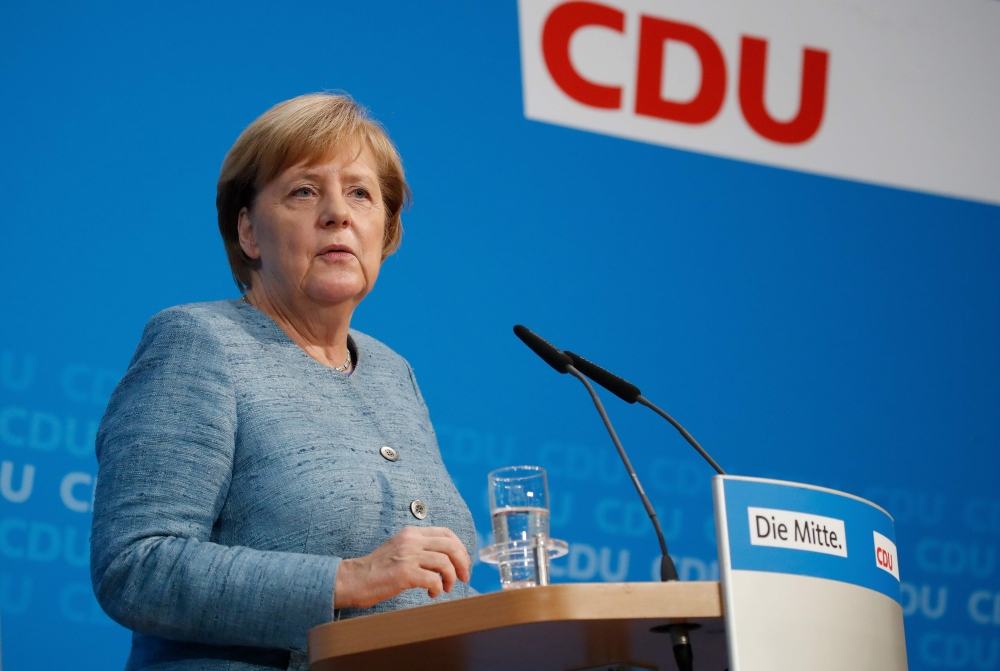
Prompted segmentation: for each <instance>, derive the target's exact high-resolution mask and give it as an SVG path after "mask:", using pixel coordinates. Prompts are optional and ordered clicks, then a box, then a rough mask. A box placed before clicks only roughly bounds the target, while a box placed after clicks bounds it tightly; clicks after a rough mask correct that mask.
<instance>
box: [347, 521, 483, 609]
mask: <svg viewBox="0 0 1000 671" xmlns="http://www.w3.org/2000/svg"><path fill="white" fill-rule="evenodd" d="M471 565H472V561H471V560H470V559H469V553H468V552H467V551H466V550H465V546H464V545H462V541H460V540H458V536H456V535H455V533H454V532H453V531H452V530H451V529H446V528H444V527H403V529H402V530H401V531H400V532H399V533H397V534H396V535H395V536H393V537H392V538H390V539H389V540H387V541H386V542H385V543H382V545H380V546H378V547H377V548H376V549H375V551H374V552H372V553H371V554H370V555H366V556H364V557H358V558H357V559H344V560H343V561H341V562H340V568H339V569H338V570H337V582H336V584H335V585H334V592H333V594H334V596H333V607H334V608H368V607H370V606H374V605H375V604H377V603H379V602H380V601H385V600H386V599H389V598H391V597H394V596H396V595H397V594H399V593H400V592H402V591H403V590H407V589H412V588H415V587H420V588H423V589H426V590H427V596H429V597H430V598H432V599H433V598H436V597H437V596H438V595H440V594H441V592H450V591H451V588H452V587H454V585H455V580H461V581H462V582H468V581H469V577H470V575H471V574H470V572H469V571H470V566H471Z"/></svg>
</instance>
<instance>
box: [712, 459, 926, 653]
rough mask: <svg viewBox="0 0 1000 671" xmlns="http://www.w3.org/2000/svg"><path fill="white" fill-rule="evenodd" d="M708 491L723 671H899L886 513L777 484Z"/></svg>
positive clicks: (720, 479) (729, 484) (724, 485)
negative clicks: (722, 617) (722, 616)
mask: <svg viewBox="0 0 1000 671" xmlns="http://www.w3.org/2000/svg"><path fill="white" fill-rule="evenodd" d="M712 488H713V494H714V497H715V516H716V530H717V534H718V542H719V570H720V574H721V578H722V591H723V599H724V603H725V611H726V636H727V641H728V644H729V645H728V647H729V660H730V669H731V671H792V670H795V671H799V670H801V669H810V671H841V670H843V669H851V670H852V671H868V670H871V671H905V669H906V668H907V666H906V643H905V639H904V635H903V611H902V608H901V606H900V603H899V599H900V590H899V562H898V557H897V553H896V546H895V540H894V539H895V533H894V531H893V523H892V518H891V517H890V516H889V514H888V513H887V512H885V511H884V510H882V509H881V508H879V507H878V506H876V505H875V504H873V503H870V502H868V501H865V500H864V499H860V498H858V497H856V496H852V495H850V494H844V493H842V492H836V491H834V490H831V489H824V488H821V487H813V486H810V485H802V484H796V483H791V482H780V481H777V480H763V479H759V478H742V477H734V476H716V477H715V478H713V482H712Z"/></svg>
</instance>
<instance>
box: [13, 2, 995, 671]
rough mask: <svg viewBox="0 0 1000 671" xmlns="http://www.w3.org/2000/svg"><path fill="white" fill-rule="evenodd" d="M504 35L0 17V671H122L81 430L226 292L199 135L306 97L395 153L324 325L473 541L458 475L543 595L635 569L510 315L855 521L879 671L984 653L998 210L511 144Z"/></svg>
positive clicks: (512, 102) (221, 137) (137, 16)
mask: <svg viewBox="0 0 1000 671" xmlns="http://www.w3.org/2000/svg"><path fill="white" fill-rule="evenodd" d="M87 4H88V5H89V4H90V3H87ZM517 39H518V38H517V14H516V7H515V4H514V3H513V2H510V1H508V2H502V3H462V2H450V3H444V2H442V3H437V4H435V5H434V6H428V5H425V4H423V3H381V4H376V3H366V4H363V5H357V4H355V3H336V2H334V3H329V2H327V3H317V4H312V3H307V2H305V3H295V4H294V5H287V4H286V5H279V4H273V3H247V2H243V3H216V5H215V6H209V5H208V4H207V3H203V6H194V5H193V4H192V5H185V4H178V3H158V4H150V3H138V4H137V3H125V2H117V1H116V2H106V3H102V4H100V5H95V6H84V3H80V4H78V5H58V4H56V3H47V4H46V5H44V6H37V5H31V4H29V3H3V4H2V5H0V92H2V94H0V143H2V147H3V156H4V160H3V161H2V162H0V203H2V207H0V226H2V238H0V239H2V243H0V260H2V263H0V283H2V286H3V287H4V291H3V292H2V294H0V458H2V462H3V469H2V473H0V474H2V478H0V480H2V482H0V485H2V487H0V489H2V497H0V562H2V564H0V617H2V654H3V662H4V667H5V668H7V669H8V670H9V671H19V670H20V669H49V668H63V667H64V666H67V665H69V664H72V665H73V666H74V668H77V669H80V670H81V671H83V670H85V669H113V668H120V667H121V666H122V664H123V663H124V660H125V657H126V655H127V651H128V645H129V640H128V639H129V637H128V632H126V631H125V630H123V629H122V628H120V627H119V626H117V625H115V624H114V623H112V622H111V621H110V620H109V619H108V618H107V617H106V616H105V615H103V613H102V612H101V611H100V609H99V607H98V606H97V604H96V602H95V601H94V599H93V596H92V593H91V590H90V581H89V572H88V566H87V537H88V534H89V526H90V513H89V499H90V495H91V490H92V486H91V483H92V477H93V475H94V474H95V473H96V461H95V459H94V456H93V437H94V431H95V428H96V425H97V422H98V421H99V420H100V417H101V413H102V411H103V407H104V404H105V403H106V401H107V398H108V394H109V393H110V390H111V389H112V388H113V386H114V384H115V382H116V381H117V379H118V377H119V376H120V375H121V374H122V373H123V372H124V369H125V367H126V365H127V363H128V360H129V358H130V356H131V354H132V351H133V349H134V347H135V345H136V343H137V341H138V338H139V334H140V332H141V329H142V327H143V325H144V324H145V323H146V321H147V320H148V319H149V318H150V316H152V315H153V314H154V313H156V312H157V311H159V310H161V309H163V308H166V307H168V306H171V305H175V304H178V303H186V302H192V301H205V300H215V299H219V298H227V297H235V296H236V295H237V294H236V289H235V287H234V286H233V284H232V281H231V279H230V276H229V270H228V267H227V265H226V262H225V255H224V253H223V250H222V245H221V243H220V241H219V239H218V233H217V231H216V223H215V207H214V198H215V180H216V178H217V176H218V169H219V165H220V163H221V160H222V157H223V155H224V154H225V152H226V150H227V149H228V148H229V146H230V144H231V143H232V142H233V141H234V140H235V138H236V136H237V135H238V134H239V132H240V131H241V130H242V129H243V128H244V127H245V126H246V125H247V124H248V123H249V122H250V121H252V120H253V119H254V118H255V117H256V116H257V115H259V114H260V113H261V112H263V111H264V110H265V109H267V108H268V107H270V106H271V105H272V104H274V103H276V102H279V101H281V100H284V99H287V98H290V97H292V96H295V95H298V94H301V93H305V92H311V91H318V90H325V89H343V90H346V91H348V92H350V93H351V94H353V95H354V96H355V97H356V98H357V99H359V100H360V101H361V102H363V103H364V104H366V105H368V106H369V107H370V108H371V109H372V111H373V113H374V115H375V116H376V117H377V118H379V119H380V120H382V121H383V122H384V124H385V125H386V126H387V128H388V129H389V131H390V133H391V135H392V137H393V138H394V139H395V141H396V142H397V143H398V145H399V148H400V151H401V153H402V155H403V158H404V161H405V163H406V167H407V171H408V176H409V179H410V181H411V184H412V186H413V189H414V192H415V196H416V198H415V203H414V206H413V208H412V210H411V211H410V212H409V214H408V215H406V216H405V217H404V224H405V228H406V235H405V238H404V242H403V246H402V248H401V250H400V252H399V253H398V254H396V255H395V256H394V257H392V258H390V259H389V261H388V262H387V263H386V265H385V267H384V270H383V274H382V276H381V279H380V282H379V285H378V287H377V288H376V290H375V292H374V293H373V294H372V295H371V296H370V297H369V298H368V299H367V300H366V301H365V303H364V304H363V305H362V306H361V308H360V309H359V310H358V312H357V314H356V316H355V326H356V327H357V328H359V329H361V330H363V331H365V332H367V333H369V334H371V335H374V336H375V337H377V338H379V339H381V340H383V341H384V342H386V343H387V344H389V345H390V346H391V347H393V348H395V349H396V350H397V351H399V352H400V353H401V354H403V355H404V356H405V357H407V358H408V359H409V361H410V362H411V363H412V364H413V366H414V368H415V370H416V372H417V376H418V379H419V381H420V383H421V386H422V389H423V392H424V395H425V396H426V398H427V401H428V404H429V406H430V408H431V413H432V418H433V419H434V421H435V424H436V427H437V430H438V435H439V439H440V443H441V449H442V452H443V454H444V458H445V461H446V463H447V465H448V468H449V470H450V471H451V473H452V475H453V476H454V478H455V480H456V481H457V482H458V485H459V487H460V489H461V491H462V492H463V494H464V495H465V497H466V499H467V500H468V502H469V504H470V506H471V508H472V510H473V513H474V515H475V516H476V523H477V527H478V529H479V531H480V535H481V540H482V541H485V540H486V538H487V537H486V536H485V534H487V533H488V532H489V528H490V527H489V518H488V511H487V508H486V502H485V494H484V492H485V479H486V473H487V472H488V471H489V470H490V469H492V468H494V467H498V466H503V465H509V464H515V463H535V464H540V465H542V466H545V467H547V468H548V469H549V473H550V488H551V492H552V496H553V500H554V504H553V533H554V535H556V536H558V537H561V538H564V539H566V540H568V541H570V542H571V544H572V548H573V551H572V553H571V555H570V557H568V558H567V559H563V560H560V562H559V563H558V574H559V577H557V580H570V581H600V580H616V581H617V580H650V579H652V571H653V562H654V559H655V556H656V543H655V540H654V538H653V535H652V532H651V531H650V529H649V524H648V520H646V519H645V518H644V515H643V512H642V509H641V507H640V505H639V504H638V502H637V501H636V500H635V496H634V492H633V491H632V489H631V485H630V483H629V482H628V480H627V478H626V477H625V475H624V473H623V471H622V468H621V465H620V463H618V462H617V456H616V454H615V452H614V450H613V448H612V446H611V444H610V442H609V441H608V439H607V437H606V435H605V434H604V433H603V428H602V426H601V425H600V422H599V420H598V418H597V416H596V414H595V413H594V412H593V408H592V407H591V406H590V404H589V400H588V399H587V397H586V395H585V392H584V390H583V389H582V388H581V387H580V386H579V385H578V384H577V383H576V382H575V381H573V380H571V379H569V378H568V377H563V376H559V375H556V374H555V373H553V372H552V371H551V370H550V369H548V368H547V367H546V366H545V365H544V364H543V363H541V362H540V361H539V360H537V359H536V358H535V357H534V355H532V354H531V353H530V352H529V351H528V350H526V349H525V348H524V347H523V346H522V345H521V344H520V343H519V342H518V341H517V340H516V339H515V338H514V337H513V335H512V334H511V331H510V329H511V326H512V325H513V324H515V323H518V322H523V323H525V324H527V325H528V326H529V327H531V328H533V329H535V330H537V331H539V332H540V333H542V334H543V335H545V336H546V337H548V338H549V339H551V340H552V341H553V342H555V343H556V344H558V345H559V346H562V347H565V348H568V349H572V350H573V351H576V352H579V353H581V354H584V355H585V356H590V357H591V358H593V359H594V360H596V361H597V362H599V363H601V364H603V365H605V366H607V367H609V368H612V369H614V370H616V371H619V372H621V373H622V374H623V375H624V376H626V377H628V378H630V379H631V380H632V381H633V382H635V383H636V384H638V385H639V386H640V387H641V388H642V389H643V391H644V393H645V394H646V395H647V396H648V397H649V398H651V399H653V400H654V401H656V402H658V403H660V404H661V405H663V406H664V407H665V408H667V409H668V410H669V411H671V412H673V413H674V414H675V416H676V417H677V418H678V419H679V420H680V421H681V422H683V423H684V424H685V425H686V426H687V427H688V429H690V430H691V431H692V432H693V433H694V434H695V436H697V437H698V438H699V440H700V441H701V442H702V443H703V444H704V445H705V446H706V447H707V448H708V449H709V450H710V451H711V452H712V453H713V454H714V456H715V457H716V459H718V460H719V461H720V463H722V465H723V467H725V468H726V469H727V470H729V471H731V472H733V473H737V474H745V475H758V476H767V477H777V478H785V479H792V480H799V481H806V482H812V483H817V484H822V485H828V486H832V487H835V488H838V489H842V490H845V491H848V492H852V493H856V494H859V495H861V496H865V497H867V498H870V499H871V500H873V501H875V502H877V503H879V504H881V505H883V506H885V507H886V508H887V509H888V510H889V511H890V512H891V513H892V514H893V515H894V516H895V518H896V533H897V542H898V546H899V552H900V565H901V574H902V579H903V605H904V610H905V613H906V628H907V639H908V646H909V655H910V665H911V668H912V669H931V668H939V667H947V668H969V669H992V668H998V667H1000V597H998V596H997V595H998V594H1000V569H998V566H997V545H998V543H1000V495H998V494H997V488H996V479H997V476H998V472H1000V469H998V458H997V456H996V450H997V446H998V442H1000V413H998V408H1000V347H998V345H1000V262H998V259H1000V208H998V207H993V206H987V205H982V204H976V203H970V202H963V201H958V200H951V199H947V198H940V197H933V196H928V195H923V194H919V193H910V192H903V191H897V190H892V189H887V188H881V187H874V186H869V185H864V184H857V183H851V182H845V181H840V180H835V179H829V178H824V177H816V176H811V175H804V174H799V173H795V172H790V171H784V170H778V169H773V168H766V167H760V166H756V165H749V164H745V163H740V162H736V161H730V160H724V159H718V158H712V157H706V156H701V155H697V154H692V153H687V152H683V151H676V150H671V149H665V148H662V147H654V146H649V145H644V144H639V143H634V142H629V141H625V140H619V139H614V138H608V137H602V136H598V135H593V134H588V133H583V132H579V131H574V130H567V129H565V128H559V127H555V126H549V125H544V124H540V123H536V122H529V121H527V120H525V119H524V117H523V114H522V106H521V105H522V102H521V88H520V87H521V81H520V69H519V55H518V42H517ZM607 402H608V405H609V408H610V412H611V415H612V418H613V419H614V420H615V421H616V422H617V425H618V427H619V429H620V431H621V434H622V438H623V440H624V442H625V444H626V446H627V447H628V448H629V449H630V450H631V453H632V455H633V460H634V462H635V465H636V468H637V470H638V471H639V473H640V475H641V477H642V478H643V479H644V482H645V484H646V488H647V490H648V491H649V493H650V495H651V497H652V498H653V500H654V502H655V504H656V506H657V507H658V508H659V510H660V513H661V516H662V519H663V521H664V527H665V530H666V532H667V536H668V540H669V542H670V544H671V549H672V552H673V553H675V555H676V557H677V562H678V566H679V569H680V571H681V573H682V575H683V577H684V578H685V579H708V578H716V576H717V572H718V568H717V564H716V561H715V556H716V555H715V541H714V530H713V523H712V509H711V498H710V486H709V478H710V475H711V473H712V472H711V470H710V469H709V467H708V466H706V465H705V464H704V463H702V462H700V461H699V459H698V458H697V455H695V454H694V452H693V451H692V450H691V449H690V448H689V447H688V446H687V445H686V444H685V443H684V442H683V441H682V440H681V439H680V437H679V436H677V435H676V433H674V432H673V430H672V429H670V427H669V426H667V425H666V424H665V423H663V422H662V421H661V420H659V419H658V418H656V417H655V416H653V415H652V414H651V413H648V412H646V411H645V410H643V409H641V408H638V407H630V406H626V405H624V404H622V403H620V402H618V401H617V400H616V399H613V398H609V399H607ZM473 584H474V585H475V586H476V587H477V588H478V589H480V590H493V589H496V588H497V587H498V580H497V575H496V572H495V571H494V570H492V569H490V568H489V567H487V566H483V565H478V566H477V567H476V569H475V573H474V577H473ZM56 640H58V645H56V644H54V641H56Z"/></svg>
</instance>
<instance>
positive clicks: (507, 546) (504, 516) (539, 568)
mask: <svg viewBox="0 0 1000 671" xmlns="http://www.w3.org/2000/svg"><path fill="white" fill-rule="evenodd" d="M487 481H488V485H489V497H490V516H491V517H492V518H493V536H494V537H495V544H494V545H491V546H490V547H488V548H483V550H482V551H480V558H482V560H483V561H485V562H489V563H496V564H497V567H498V568H499V570H500V585H501V587H503V588H504V589H518V588H521V587H535V586H536V585H547V584H548V582H549V580H548V567H549V559H550V558H552V557H560V556H562V555H564V554H566V549H567V548H566V543H565V542H563V541H558V540H554V539H552V538H550V537H549V487H548V482H547V480H546V477H545V469H544V468H541V467H539V466H509V467H507V468H500V469H497V470H495V471H493V472H492V473H490V474H489V476H488V479H487Z"/></svg>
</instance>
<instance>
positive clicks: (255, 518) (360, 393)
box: [91, 301, 475, 671]
mask: <svg viewBox="0 0 1000 671" xmlns="http://www.w3.org/2000/svg"><path fill="white" fill-rule="evenodd" d="M351 340H352V342H353V345H354V349H355V353H356V355H357V367H356V369H355V371H354V373H353V374H352V375H350V376H345V375H343V374H342V373H338V372H337V371H334V370H332V369H330V368H327V367H325V366H323V365H321V364H320V363H318V362H316V361H315V360H313V359H312V358H310V357H309V356H308V355H307V354H306V353H305V352H304V351H302V349H301V348H299V347H298V346H297V345H296V344H295V343H294V342H292V340H291V339H290V338H289V337H288V336H287V335H286V334H285V333H284V332H283V331H282V330H281V329H280V328H279V327H278V326H277V324H275V323H274V322H273V321H272V320H271V319H270V318H268V317H267V316H266V315H264V314H263V313H261V312H259V311H258V310H257V309H255V308H253V307H250V306H249V305H246V304H243V303H240V302H237V301H220V302H216V303H199V304H192V305H183V306H179V307H175V308H171V309H169V310H165V311H163V312H161V313H159V314H158V315H156V316H155V317H153V319H152V320H150V322H149V324H148V325H147V326H146V330H145V332H144V333H143V335H142V340H141V341H140V343H139V346H138V348H137V350H136V352H135V356H134V357H133V359H132V363H131V364H130V366H129V369H128V372H127V373H126V374H125V377H124V378H123V379H122V381H121V382H120V383H119V385H118V387H117V389H116V390H115V392H114V394H113V395H112V398H111V401H110V403H109V405H108V408H107V411H106V413H105V415H104V419H103V421H102V422H101V427H100V430H99V432H98V436H97V458H98V462H99V464H100V470H99V474H98V480H97V488H96V493H95V500H94V522H93V532H92V538H91V575H92V579H93V584H94V592H95V593H96V595H97V599H98V601H99V602H100V604H101V606H102V607H103V608H104V610H105V611H107V613H108V614H109V615H110V616H111V617H112V618H113V619H114V620H115V621H117V622H119V623H120V624H122V625H124V626H125V627H128V628H129V629H131V630H133V631H134V632H135V633H134V635H133V639H132V652H131V655H130V656H129V661H128V666H127V668H128V669H152V668H155V669H157V670H158V671H161V670H162V671H167V670H169V671H173V670H180V669H184V670H199V671H200V670H206V671H207V670H213V671H214V670H221V669H226V670H229V671H251V670H259V669H270V668H281V669H286V668H289V669H306V666H307V664H306V662H307V660H306V656H305V648H306V632H307V631H308V630H309V629H310V628H311V627H314V626H316V625H318V624H322V623H324V622H328V621H330V620H332V619H334V612H333V586H334V582H335V579H336V575H337V567H338V566H339V564H340V560H341V558H346V557H359V556H362V555H365V554H368V553H370V552H371V551H372V550H374V549H375V548H376V547H377V546H378V545H380V544H381V543H382V542H383V541H385V540H386V539H387V538H389V537H390V536H392V535H393V534H395V533H396V532H397V531H399V530H400V529H401V528H403V527H404V526H407V525H417V526H443V527H449V528H450V529H452V530H453V531H454V532H455V533H456V534H458V537H459V538H461V539H462V541H463V542H464V543H465V545H466V548H467V549H468V551H469V553H470V555H471V554H472V552H473V551H474V550H475V529H474V527H473V523H472V516H471V515H470V513H469V509H468V507H467V506H466V504H465V502H464V501H463V500H462V497H461V496H460V495H459V493H458V491H457V490H456V489H455V486H454V484H453V482H452V480H451V478H450V477H449V476H448V473H447V471H446V470H445V467H444V464H443V463H442V461H441V455H440V453H439V451H438V446H437V440H436V438H435V436H434V430H433V428H432V427H431V422H430V417H429V415H428V412H427V406H426V405H425V404H424V400H423V397H422V396H421V395H420V390H419V389H418V387H417V383H416V380H415V378H414V376H413V370H412V369H411V368H410V366H409V364H407V362H406V361H405V360H404V359H403V358H402V357H400V356H399V355H398V354H396V353H395V352H393V351H392V350H391V349H389V348H388V347H386V346H385V345H383V344H382V343H380V342H378V341H377V340H374V339H372V338H369V337H368V336H365V335H363V334H361V333H357V332H353V331H352V332H351ZM383 445H388V446H390V447H392V448H394V449H395V450H396V451H397V453H398V455H399V458H398V460H397V461H395V462H391V461H388V460H387V459H385V458H383V457H382V456H381V455H380V453H379V449H380V448H381V447H382V446H383ZM415 499H419V500H420V501H423V502H424V504H425V505H426V508H427V516H426V518H425V519H423V520H418V519H416V518H415V517H414V515H413V514H412V513H411V511H410V503H411V502H412V501H414V500H415ZM472 593H473V592H472V590H471V588H469V587H468V585H465V584H458V585H456V586H455V588H454V590H453V591H452V593H451V594H450V595H442V596H441V597H439V600H440V599H451V598H458V597H461V596H466V595H469V594H472ZM429 601H430V599H429V598H428V596H427V592H426V591H424V590H408V591H406V592H404V593H403V594H400V595H399V596H397V597H394V598H392V599H389V600H388V601H384V602H382V603H380V604H378V605H377V606H375V607H374V608H370V609H367V610H364V611H351V612H348V611H347V610H345V611H343V612H340V613H338V614H337V615H338V616H339V617H353V616H357V615H366V614H369V613H375V612H380V611H385V610H393V609H397V608H407V607H410V606H416V605H419V604H424V603H428V602H429Z"/></svg>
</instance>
